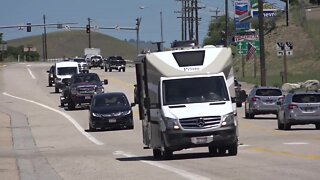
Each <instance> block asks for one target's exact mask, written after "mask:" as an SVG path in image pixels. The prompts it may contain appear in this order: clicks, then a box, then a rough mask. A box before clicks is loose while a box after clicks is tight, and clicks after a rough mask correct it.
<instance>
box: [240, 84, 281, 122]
mask: <svg viewBox="0 0 320 180" xmlns="http://www.w3.org/2000/svg"><path fill="white" fill-rule="evenodd" d="M282 99H283V93H282V91H281V89H280V88H277V87H268V86H259V87H254V88H253V89H252V90H251V91H250V93H249V95H248V97H247V100H246V102H245V117H246V118H250V119H252V118H254V116H255V115H259V114H275V115H278V110H279V105H278V104H277V101H281V100H282Z"/></svg>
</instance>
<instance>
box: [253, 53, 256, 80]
mask: <svg viewBox="0 0 320 180" xmlns="http://www.w3.org/2000/svg"><path fill="white" fill-rule="evenodd" d="M253 77H254V78H256V77H257V57H256V55H255V54H254V55H253Z"/></svg>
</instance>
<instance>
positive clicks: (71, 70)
mask: <svg viewBox="0 0 320 180" xmlns="http://www.w3.org/2000/svg"><path fill="white" fill-rule="evenodd" d="M77 70H78V69H77V67H60V68H58V75H72V74H77Z"/></svg>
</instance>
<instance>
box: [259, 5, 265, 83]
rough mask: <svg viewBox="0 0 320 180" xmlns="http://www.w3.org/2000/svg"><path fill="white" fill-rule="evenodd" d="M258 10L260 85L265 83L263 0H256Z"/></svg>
mask: <svg viewBox="0 0 320 180" xmlns="http://www.w3.org/2000/svg"><path fill="white" fill-rule="evenodd" d="M258 11H259V17H258V18H259V41H260V73H261V86H266V85H267V74H266V62H265V54H264V28H263V23H264V22H263V0H258Z"/></svg>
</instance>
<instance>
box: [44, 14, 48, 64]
mask: <svg viewBox="0 0 320 180" xmlns="http://www.w3.org/2000/svg"><path fill="white" fill-rule="evenodd" d="M43 24H44V26H43V31H44V37H43V43H44V51H43V52H44V54H43V57H44V59H43V60H44V61H47V60H48V48H47V27H46V16H45V15H43Z"/></svg>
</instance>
